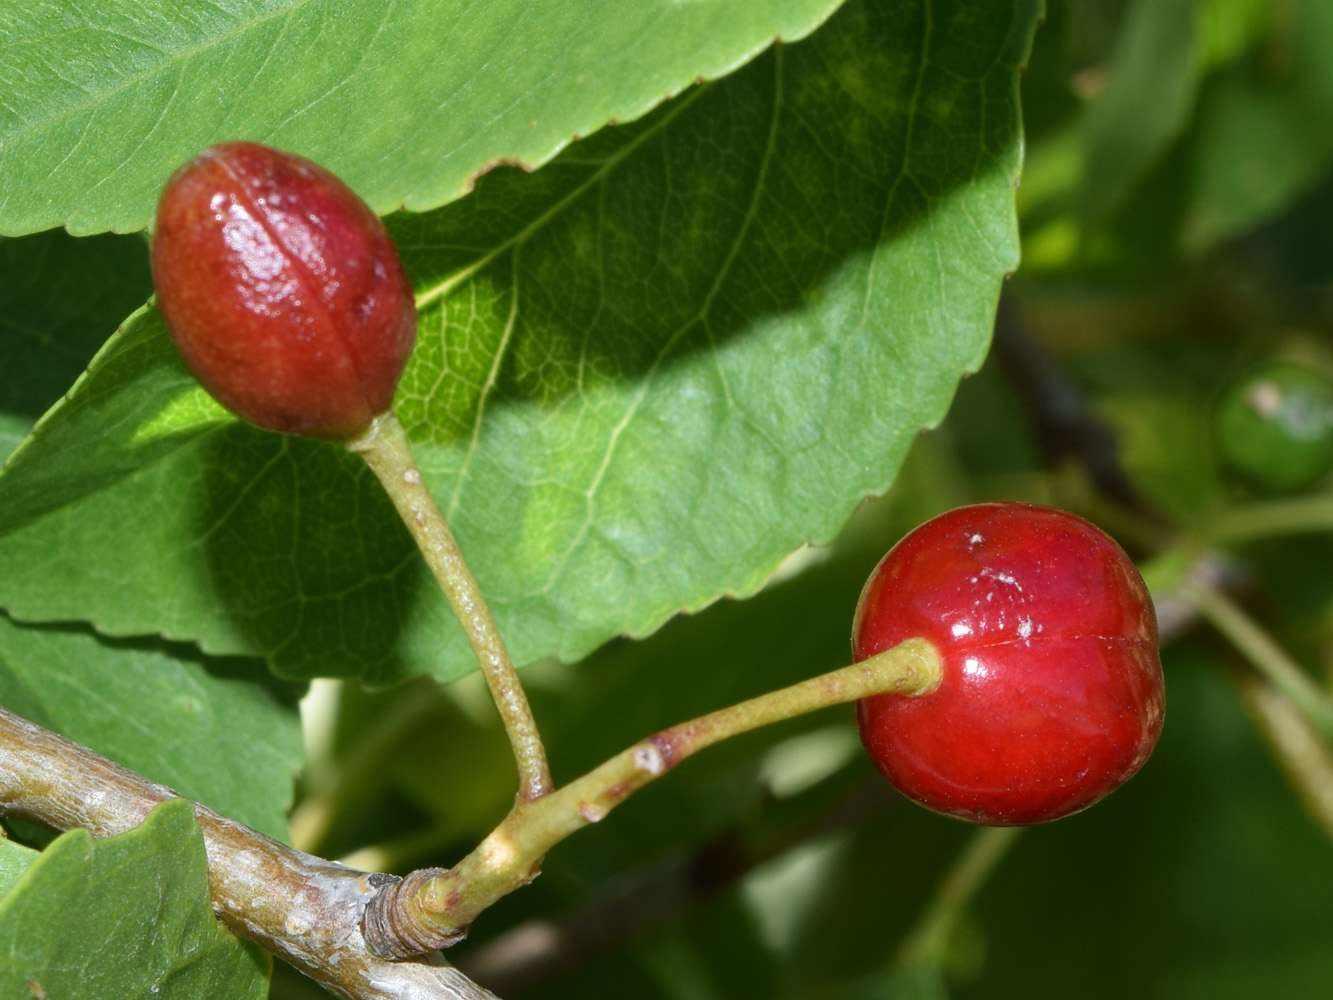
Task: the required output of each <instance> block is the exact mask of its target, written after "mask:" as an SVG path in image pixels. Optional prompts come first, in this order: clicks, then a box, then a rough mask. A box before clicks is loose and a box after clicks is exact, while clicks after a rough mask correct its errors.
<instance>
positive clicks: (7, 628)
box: [0, 614, 301, 838]
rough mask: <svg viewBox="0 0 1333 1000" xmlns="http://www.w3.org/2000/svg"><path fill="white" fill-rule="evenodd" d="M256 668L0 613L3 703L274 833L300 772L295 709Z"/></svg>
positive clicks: (281, 832)
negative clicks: (27, 623)
mask: <svg viewBox="0 0 1333 1000" xmlns="http://www.w3.org/2000/svg"><path fill="white" fill-rule="evenodd" d="M265 678H267V674H266V672H264V670H263V667H262V666H261V665H259V664H257V663H255V662H253V661H251V662H245V661H223V660H207V659H205V658H203V657H201V656H199V655H198V653H196V652H194V651H192V650H190V649H188V648H183V647H180V646H172V645H169V644H167V643H163V642H160V641H151V640H150V641H139V642H128V641H123V640H119V641H118V640H109V639H103V638H99V637H98V636H96V635H93V634H92V633H90V632H89V631H88V630H86V629H82V628H75V627H68V626H65V627H57V626H29V627H24V626H22V625H18V624H16V623H15V622H13V621H12V620H10V619H9V618H7V617H5V616H4V615H3V614H0V704H3V705H4V706H5V707H6V708H8V709H9V710H10V711H12V712H16V713H17V714H19V715H21V716H23V717H24V718H26V719H28V720H30V721H32V722H35V723H37V724H38V725H41V726H44V727H46V728H47V729H51V730H54V731H55V732H58V733H60V734H62V735H64V736H67V737H69V738H70V739H72V740H74V741H75V742H76V743H82V744H83V745H85V746H87V747H91V748H92V749H94V750H96V751H97V752H98V753H101V754H103V755H105V756H107V757H110V758H112V759H113V760H116V761H118V762H120V763H121V764H124V765H125V766H126V767H128V768H130V769H131V770H134V771H138V772H139V773H140V774H143V775H145V776H146V777H149V778H152V779H153V780H155V781H159V782H162V783H163V784H166V785H170V786H171V787H172V788H174V789H175V790H176V791H178V792H180V793H181V794H182V795H185V796H187V797H189V798H192V799H195V800H197V801H200V802H203V803H204V804H206V805H208V806H211V807H212V808H214V809H216V810H217V811H218V812H221V813H223V814H224V815H226V816H229V817H231V818H232V819H235V820H238V821H240V822H242V823H245V824H246V825H248V826H253V827H255V828H256V829H259V830H262V831H264V832H265V833H267V834H269V835H270V836H273V837H278V838H285V837H286V834H287V809H288V808H289V807H290V805H291V798H292V782H293V780H294V779H295V776H296V771H297V769H298V768H299V767H300V765H301V733H300V722H299V720H298V718H297V713H296V706H295V704H293V703H292V700H291V698H290V696H288V697H281V696H279V695H278V694H277V693H275V692H274V690H272V688H271V687H270V686H269V684H271V680H270V681H269V684H266V683H264V680H265Z"/></svg>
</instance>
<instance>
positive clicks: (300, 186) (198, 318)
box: [152, 142, 416, 440]
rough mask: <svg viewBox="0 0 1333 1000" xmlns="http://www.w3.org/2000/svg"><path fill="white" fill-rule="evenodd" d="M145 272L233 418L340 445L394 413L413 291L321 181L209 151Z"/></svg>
mask: <svg viewBox="0 0 1333 1000" xmlns="http://www.w3.org/2000/svg"><path fill="white" fill-rule="evenodd" d="M152 267H153V281H154V283H155V285H156V286H157V306H158V309H159V310H160V311H161V313H162V316H163V318H164V319H165V320H166V324H167V328H168V329H169V330H170V331H171V336H172V339H173V340H174V341H175V343H176V346H177V348H178V349H179V350H180V353H181V355H182V357H184V359H185V363H186V364H187V365H188V366H189V368H190V370H191V371H192V372H193V373H194V374H195V376H196V377H197V378H198V379H199V381H200V382H201V383H203V385H204V388H206V389H207V390H208V391H209V392H210V393H211V394H212V395H213V396H215V397H216V398H217V399H218V400H219V401H220V402H221V403H222V404H223V405H224V406H226V407H227V408H228V409H230V410H231V411H232V412H234V413H236V414H237V415H238V416H241V417H243V418H245V419H246V420H249V421H251V422H252V423H255V424H258V425H259V426H261V427H265V428H268V429H269V430H274V431H281V432H284V433H288V434H299V435H303V436H306V437H316V438H328V439H333V440H345V439H347V438H350V437H353V436H355V435H356V434H358V433H360V432H361V431H362V430H364V429H365V428H366V427H367V426H368V425H369V423H370V421H371V419H372V418H373V417H374V416H376V415H378V414H379V413H382V412H384V411H385V410H387V409H388V408H389V406H390V404H391V403H392V401H393V394H394V391H395V389H396V388H397V385H398V379H399V377H400V376H401V375H402V371H403V368H404V366H405V365H406V364H407V359H408V357H409V355H410V354H411V353H412V345H413V343H414V341H415V338H416V309H415V304H414V300H413V295H412V286H411V285H410V284H409V283H408V280H407V276H406V275H405V274H404V272H403V267H402V264H401V263H400V261H399V259H398V253H397V251H396V250H395V249H394V246H393V242H392V241H391V240H390V239H389V234H388V233H387V232H386V231H385V229H384V225H383V224H382V223H381V222H380V220H379V218H378V217H376V215H375V213H374V212H372V211H371V210H370V208H369V207H368V206H367V205H366V204H365V203H364V202H363V201H362V200H361V199H360V198H358V197H357V196H356V194H354V193H353V192H352V190H351V189H350V188H348V187H347V185H345V184H344V183H343V182H342V181H340V180H338V178H336V177H334V176H333V175H332V174H330V173H329V172H328V171H327V170H324V169H323V168H321V167H319V166H316V165H315V164H313V163H311V162H310V161H308V160H304V159H302V158H301V157H299V156H292V155H290V154H288V153H281V152H279V151H277V150H275V149H270V148H268V147H267V146H261V145H258V144H257V143H251V142H231V143H225V144H223V145H220V146H214V147H212V148H210V149H206V150H204V151H203V152H202V153H200V154H199V155H198V156H197V157H195V158H194V159H193V160H191V161H190V162H189V163H187V164H186V165H185V166H183V167H182V168H181V169H180V170H178V171H177V172H176V173H175V174H174V175H173V176H172V178H171V179H170V180H169V181H168V182H167V185H166V188H165V189H164V190H163V192H162V198H161V200H160V202H159V203H158V209H157V223H156V228H155V231H154V235H153V252H152Z"/></svg>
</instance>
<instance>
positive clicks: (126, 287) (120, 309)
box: [0, 232, 152, 460]
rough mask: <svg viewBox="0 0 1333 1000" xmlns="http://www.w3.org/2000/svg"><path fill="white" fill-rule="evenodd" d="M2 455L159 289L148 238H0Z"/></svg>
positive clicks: (44, 235)
mask: <svg viewBox="0 0 1333 1000" xmlns="http://www.w3.org/2000/svg"><path fill="white" fill-rule="evenodd" d="M0 274H3V275H4V276H5V280H4V281H2V282H0V460H2V459H3V458H4V457H5V456H7V455H8V454H9V453H10V452H11V451H12V450H13V449H14V446H15V445H16V444H17V443H18V442H19V440H20V439H21V438H22V436H23V435H24V434H26V433H27V432H28V430H29V429H30V428H31V427H32V424H33V421H35V420H36V419H37V418H38V417H40V416H41V415H42V413H43V412H45V411H46V410H47V408H48V407H50V406H51V405H52V404H53V403H55V402H56V401H57V400H58V399H59V398H60V397H61V395H62V394H63V393H65V392H66V391H67V390H68V389H69V387H70V383H72V382H73V381H74V380H75V379H76V378H77V377H78V376H79V374H80V373H81V372H82V371H83V369H84V367H85V366H87V364H88V362H89V360H90V359H91V358H92V356H93V354H94V353H95V352H96V350H97V348H98V347H100V346H101V345H102V342H103V341H104V340H106V338H107V337H109V336H110V335H111V333H112V331H113V330H115V328H116V326H117V324H119V323H120V322H121V320H123V319H124V318H125V316H126V314H127V313H129V312H130V311H131V310H133V309H136V308H138V307H139V306H140V305H141V304H142V303H143V301H144V300H145V299H146V298H148V296H149V294H150V293H151V292H152V281H151V279H150V278H149V275H148V249H147V247H146V246H145V244H144V242H143V240H142V239H138V238H131V237H113V236H97V237H93V238H92V239H86V240H76V239H72V238H71V237H70V236H69V234H68V233H64V232H50V233H40V234H38V235H36V236H29V237H26V238H24V239H17V240H15V239H4V238H0Z"/></svg>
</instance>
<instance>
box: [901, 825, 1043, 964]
mask: <svg viewBox="0 0 1333 1000" xmlns="http://www.w3.org/2000/svg"><path fill="white" fill-rule="evenodd" d="M1022 832H1023V827H1021V826H991V827H984V828H982V829H980V830H978V831H977V832H976V833H974V834H973V835H972V839H971V840H969V841H968V842H967V847H965V848H964V849H963V853H962V854H960V855H959V856H958V860H956V861H955V862H954V863H953V866H952V867H951V868H950V869H949V870H948V871H947V872H946V873H945V875H944V878H943V879H942V880H941V881H940V885H939V888H938V889H936V890H935V896H934V898H933V899H931V901H930V903H929V905H927V907H926V909H925V911H924V912H923V913H922V914H921V917H920V919H919V920H918V921H917V923H916V926H915V927H914V928H913V929H912V931H911V932H910V933H909V934H908V935H907V938H906V939H905V940H904V941H903V943H902V945H901V946H900V947H899V949H898V962H899V964H900V965H902V966H904V967H905V966H910V965H940V964H942V963H943V961H944V956H945V953H946V951H947V950H948V947H949V941H950V939H951V938H952V937H953V932H954V929H955V928H956V927H957V926H958V921H959V920H961V919H962V916H963V913H964V912H965V911H966V909H967V907H968V904H969V903H971V902H972V898H973V897H974V896H975V895H976V894H977V891H978V890H979V889H980V888H981V887H982V886H983V885H984V884H985V883H986V879H988V878H990V875H991V872H993V871H994V870H995V866H996V865H998V864H999V863H1000V859H1001V858H1003V857H1004V855H1005V853H1006V852H1007V851H1008V850H1009V847H1010V846H1011V845H1012V844H1013V842H1014V840H1015V839H1017V837H1018V835H1019V834H1020V833H1022Z"/></svg>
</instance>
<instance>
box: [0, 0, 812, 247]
mask: <svg viewBox="0 0 1333 1000" xmlns="http://www.w3.org/2000/svg"><path fill="white" fill-rule="evenodd" d="M836 7H837V0H746V2H745V3H743V4H737V3H734V2H731V0H693V2H690V3H679V2H676V0H636V2H635V3H632V4H625V3H619V2H616V0H581V2H565V3H546V4H532V3H528V2H527V0H490V2H488V3H485V4H469V3H463V2H460V0H402V2H399V3H390V4H385V3H380V2H376V0H356V2H344V0H240V2H236V3H228V4H204V3H196V2H191V3H187V4H181V3H180V2H179V0H148V2H145V0H102V2H100V3H98V4H97V9H96V17H95V18H93V17H90V16H89V12H88V11H87V10H85V9H83V8H82V7H80V6H79V5H74V4H7V5H6V6H5V8H4V10H3V11H0V37H3V38H4V39H5V48H4V54H3V56H0V89H3V92H4V94H5V99H4V101H3V102H0V177H4V178H5V186H4V188H3V193H0V232H4V233H8V234H13V235H18V234H22V233H26V232H32V231H34V230H38V229H47V228H51V227H54V226H62V225H63V226H67V227H68V228H69V230H70V231H71V232H73V233H77V234H86V233H92V232H99V231H102V230H107V229H110V230H114V231H116V232H129V231H131V230H135V229H141V228H143V227H144V226H145V225H147V223H148V221H149V218H150V217H151V215H152V213H153V206H154V204H155V203H156V200H157V192H158V191H159V189H160V188H161V187H162V184H163V182H164V181H165V180H166V179H167V177H168V175H170V173H171V172H172V170H174V169H175V168H176V166H177V165H179V164H180V163H182V162H184V161H185V160H187V159H189V158H190V157H191V156H193V155H194V154H195V153H197V152H198V151H199V150H200V149H202V148H203V147H205V146H207V145H210V144H212V143H214V142H219V141H222V140H226V139H236V138H246V139H253V140H257V141H260V142H266V143H269V144H270V145H274V146H277V147H279V148H282V149H288V150H291V151H292V152H298V153H302V154H304V155H306V156H310V157H311V158H313V159H315V160H317V161H319V162H320V163H322V164H324V165H325V166H326V167H328V168H329V169H331V170H333V171H334V172H335V173H337V174H338V175H339V176H341V177H343V178H344V179H345V180H346V181H347V182H348V183H349V184H351V186H352V187H353V188H354V189H355V190H357V191H359V192H360V193H361V194H362V196H363V197H365V198H366V199H367V200H368V201H369V202H370V204H371V205H373V206H374V207H375V208H376V209H377V210H378V211H381V212H384V211H388V210H390V209H392V208H394V207H395V206H400V205H401V206H406V207H407V208H410V209H413V210H422V209H428V208H434V207H436V206H438V205H441V204H443V203H444V202H447V201H450V200H452V199H454V198H457V197H458V196H459V195H461V194H463V193H464V192H466V191H467V190H468V189H469V188H470V187H471V184H472V181H473V180H474V179H475V177H476V176H477V175H478V174H480V173H482V172H483V171H484V170H485V169H486V168H488V167H490V166H493V165H495V164H496V163H498V162H509V163H517V164H522V165H524V166H525V167H526V168H527V169H534V168H536V167H538V166H540V165H541V164H543V163H545V162H546V161H547V160H549V159H551V157H553V156H554V155H555V154H556V153H557V152H559V151H560V150H561V149H562V148H563V147H564V146H566V145H567V144H568V143H569V142H571V141H572V140H574V139H576V138H578V137H579V136H586V135H589V134H590V133H592V132H594V131H596V130H597V129H599V128H601V127H602V126H603V125H605V124H607V123H608V122H610V121H629V120H632V119H634V118H638V117H639V116H641V115H643V114H644V113H645V112H647V111H649V110H650V109H651V108H653V107H654V106H655V105H656V104H658V103H660V102H661V101H662V100H664V99H665V98H668V97H670V96H672V95H673V94H676V93H679V92H680V91H681V90H683V89H685V88H686V87H688V86H690V85H691V84H693V83H694V82H695V81H696V80H700V79H712V78H715V77H718V76H722V75H723V74H725V73H727V72H729V71H731V70H732V69H734V68H735V67H736V66H737V65H739V64H741V63H743V62H745V61H746V60H748V59H751V58H753V57H754V56H755V55H756V54H757V53H758V52H760V51H762V50H763V49H765V48H766V47H768V46H769V45H771V44H772V42H773V41H774V39H787V40H792V39H796V38H800V37H802V36H804V35H805V34H807V33H809V32H810V31H812V30H813V29H814V28H815V27H816V26H818V25H819V24H820V22H821V21H823V20H824V19H825V18H826V17H828V15H829V14H830V13H831V12H832V11H833V10H834V9H835V8H836Z"/></svg>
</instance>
